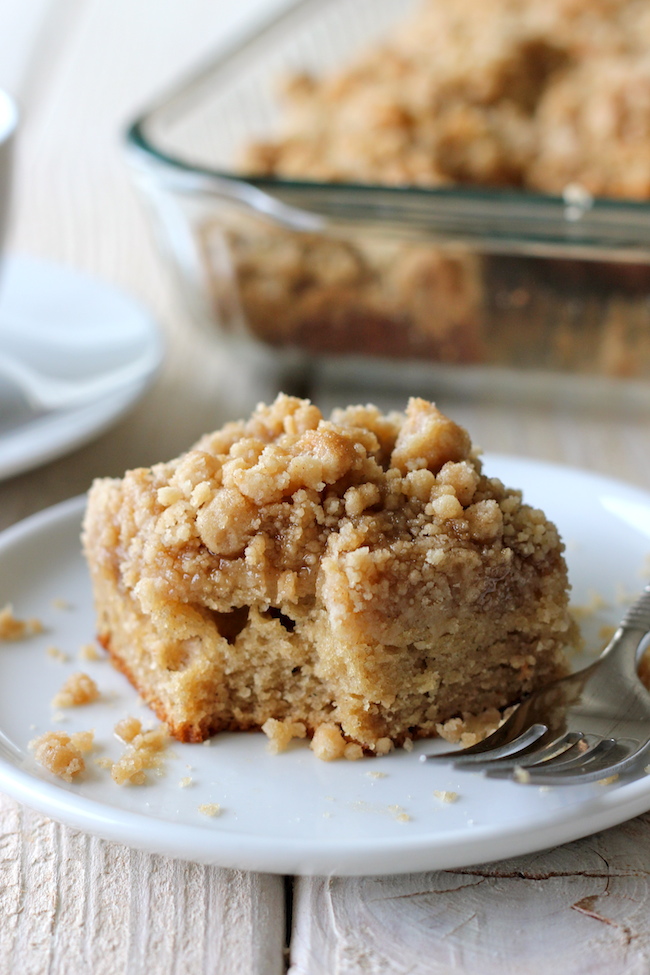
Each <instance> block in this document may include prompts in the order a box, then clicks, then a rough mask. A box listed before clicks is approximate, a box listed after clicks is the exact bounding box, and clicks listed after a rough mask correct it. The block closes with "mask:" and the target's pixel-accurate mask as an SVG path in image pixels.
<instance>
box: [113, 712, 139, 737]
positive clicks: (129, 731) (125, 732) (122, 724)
mask: <svg viewBox="0 0 650 975" xmlns="http://www.w3.org/2000/svg"><path fill="white" fill-rule="evenodd" d="M113 731H114V732H115V734H116V735H117V737H118V738H120V739H121V740H122V741H124V742H127V743H130V742H132V741H133V739H134V738H135V737H136V736H137V735H139V734H140V733H141V731H142V722H141V721H140V720H139V718H132V717H130V716H129V717H126V718H122V719H121V720H120V721H118V722H117V724H116V725H115V727H114V728H113Z"/></svg>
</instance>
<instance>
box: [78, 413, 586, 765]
mask: <svg viewBox="0 0 650 975" xmlns="http://www.w3.org/2000/svg"><path fill="white" fill-rule="evenodd" d="M165 488H173V489H174V490H171V491H166V490H163V489H165ZM83 537H84V548H85V552H86V556H87V559H88V564H89V567H90V571H91V576H92V581H93V588H94V594H95V603H96V607H97V619H98V633H99V639H100V642H101V643H102V644H103V645H104V646H105V648H106V649H107V650H108V652H109V654H110V656H111V659H112V660H113V662H114V663H115V664H116V665H117V667H119V668H120V669H121V670H122V671H123V672H124V673H125V674H126V675H127V677H129V679H130V680H131V682H132V683H133V684H134V686H135V687H136V689H137V690H138V692H139V693H140V695H141V696H142V697H143V698H144V699H145V700H146V701H147V702H148V703H149V704H150V706H151V707H152V708H153V709H154V710H155V711H156V713H157V714H158V716H159V718H160V719H161V720H164V721H165V722H166V724H167V725H168V726H169V728H170V731H171V733H172V734H173V735H174V736H175V737H176V738H178V739H180V740H182V741H195V742H196V741H203V740H204V739H205V738H206V737H209V736H210V735H211V734H214V733H215V732H217V731H220V730H246V729H250V728H264V730H265V732H266V733H267V734H268V735H269V738H270V740H271V742H272V743H275V746H276V747H277V748H278V750H280V749H281V747H282V745H283V743H284V744H286V742H288V741H289V740H290V738H291V737H295V734H296V732H297V733H298V734H299V735H302V727H304V729H305V734H306V735H307V736H309V737H311V738H312V741H311V747H312V749H313V751H314V753H315V754H316V755H318V756H319V757H320V758H323V759H324V760H332V759H336V758H347V759H356V758H359V757H361V754H363V753H368V754H373V753H374V754H375V755H387V754H388V753H389V752H390V751H391V750H392V749H393V748H394V747H395V746H401V745H403V744H404V743H405V741H406V740H409V741H410V740H411V739H413V738H421V737H427V736H431V735H434V734H437V733H438V734H444V735H445V736H451V738H452V740H453V736H454V735H456V736H457V738H456V740H458V739H460V740H464V739H463V738H462V736H463V735H465V736H468V737H471V738H473V739H476V738H477V736H479V735H481V736H484V735H485V734H486V733H487V731H488V730H489V729H490V728H491V726H496V725H497V724H498V723H499V721H500V720H501V714H500V712H499V709H501V708H505V707H507V706H509V705H511V704H512V703H513V702H515V701H517V700H518V699H519V697H520V696H521V695H522V694H524V693H527V692H529V691H531V690H533V689H535V688H536V687H538V686H540V685H541V684H544V683H546V682H548V681H549V680H552V679H554V678H556V677H558V676H561V675H562V674H563V673H565V672H566V669H567V665H566V659H565V655H564V648H565V647H566V646H571V645H574V644H575V643H576V642H577V640H578V633H577V627H576V626H575V623H574V622H573V621H572V620H571V618H570V616H569V613H568V609H567V604H568V597H567V591H568V582H567V572H566V565H565V562H564V558H563V555H562V552H563V545H562V543H561V541H560V539H559V537H558V534H557V530H556V529H555V526H554V525H552V524H551V523H550V522H549V521H548V520H547V519H546V517H545V516H544V514H543V513H542V512H541V511H539V510H537V509H533V508H531V507H529V506H527V505H525V504H524V503H523V501H522V498H521V495H520V493H519V492H517V491H516V490H513V489H511V488H506V487H504V485H503V484H502V483H501V482H500V481H498V480H497V479H496V478H489V477H487V476H486V475H485V474H484V473H483V471H482V467H481V462H480V460H479V458H478V456H477V454H476V452H475V450H474V449H473V447H472V444H471V441H470V437H469V434H468V433H467V431H466V430H464V429H463V428H462V427H460V426H458V424H456V423H455V422H454V421H453V420H451V419H450V418H449V417H446V416H445V415H444V414H442V413H441V412H440V411H439V410H438V409H437V408H436V407H435V405H434V404H431V403H428V402H426V401H425V400H421V399H412V400H410V401H409V404H408V407H407V409H406V412H405V413H403V414H401V413H389V414H386V415H384V414H382V413H381V412H380V411H379V410H378V409H376V408H375V407H373V406H352V407H348V408H347V409H341V410H335V411H334V413H333V414H332V416H331V418H330V419H326V418H325V417H323V416H322V414H321V413H320V411H319V410H318V409H317V407H315V406H314V405H313V404H312V403H310V402H309V401H307V400H299V399H296V398H294V397H289V396H283V395H280V396H279V397H278V399H277V400H276V401H275V403H273V404H272V405H270V406H264V405H260V406H259V407H258V408H257V410H256V411H255V412H254V413H253V415H252V416H251V417H250V419H249V420H248V421H241V422H237V423H231V424H227V425H226V426H225V427H224V428H223V429H221V430H218V431H216V432H215V433H213V434H208V435H206V436H204V437H203V438H202V439H201V440H200V441H199V442H198V444H197V445H196V446H195V447H194V448H193V449H191V450H190V451H189V452H188V453H186V454H184V455H183V456H181V457H180V458H177V459H176V460H174V461H171V462H170V463H167V464H158V465H156V466H155V467H153V468H150V469H139V470H135V471H130V472H127V474H126V475H125V476H124V478H123V479H121V480H106V479H105V480H100V481H97V482H95V484H94V485H93V488H92V490H91V492H90V496H89V502H88V508H87V512H86V517H85V520H84V534H83ZM450 722H453V724H450ZM407 747H408V746H407Z"/></svg>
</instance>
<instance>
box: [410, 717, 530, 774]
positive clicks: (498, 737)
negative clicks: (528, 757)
mask: <svg viewBox="0 0 650 975" xmlns="http://www.w3.org/2000/svg"><path fill="white" fill-rule="evenodd" d="M507 725H508V722H506V723H505V724H503V725H501V727H500V728H497V730H496V731H493V732H492V734H491V735H488V737H487V738H484V739H483V741H479V742H477V743H476V744H475V745H470V746H469V747H468V748H461V749H455V750H453V751H448V752H439V753H437V754H428V755H421V756H420V760H421V761H439V760H445V761H450V760H451V761H453V762H454V764H456V760H458V761H459V762H460V761H463V762H467V763H468V764H469V763H470V762H473V761H477V762H480V761H483V760H484V759H485V758H486V757H487V754H488V753H489V757H494V758H501V757H503V756H506V755H510V754H512V753H514V752H516V753H519V752H520V751H521V750H522V748H526V747H527V746H529V745H532V744H534V743H535V742H537V741H539V739H540V738H541V737H542V735H544V734H546V732H547V731H548V728H547V727H546V725H545V724H534V725H531V727H530V728H527V729H526V730H525V731H524V732H522V733H521V734H517V733H516V732H517V729H516V728H515V727H514V726H511V727H510V728H509V729H507V730H506V734H505V735H503V734H501V732H503V731H504V729H506V728H507ZM508 732H509V733H508Z"/></svg>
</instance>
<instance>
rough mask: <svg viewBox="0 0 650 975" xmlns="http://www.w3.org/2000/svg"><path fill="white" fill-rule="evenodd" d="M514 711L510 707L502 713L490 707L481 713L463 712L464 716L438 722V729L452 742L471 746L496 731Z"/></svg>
mask: <svg viewBox="0 0 650 975" xmlns="http://www.w3.org/2000/svg"><path fill="white" fill-rule="evenodd" d="M512 711H513V708H508V709H507V710H506V711H504V713H503V714H502V713H501V712H500V711H498V710H497V709H496V708H488V709H487V710H486V711H482V712H481V713H480V714H463V715H462V717H458V718H450V719H449V720H448V721H445V722H443V723H442V724H437V725H436V731H437V732H438V734H439V735H440V737H441V738H444V739H445V741H448V742H450V744H452V745H456V744H460V745H461V746H462V747H463V748H469V746H470V745H476V744H478V742H479V741H483V740H484V739H485V738H487V736H488V735H491V734H492V732H493V731H496V729H497V728H498V727H499V725H500V724H502V723H503V721H505V719H506V718H507V717H509V716H510V714H512Z"/></svg>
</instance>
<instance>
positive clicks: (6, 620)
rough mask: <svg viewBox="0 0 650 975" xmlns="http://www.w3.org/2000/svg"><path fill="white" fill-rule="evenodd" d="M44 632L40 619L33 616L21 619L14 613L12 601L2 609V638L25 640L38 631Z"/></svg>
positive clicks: (0, 631) (0, 618)
mask: <svg viewBox="0 0 650 975" xmlns="http://www.w3.org/2000/svg"><path fill="white" fill-rule="evenodd" d="M42 632H43V624H42V623H41V621H40V620H38V619H35V618H32V619H27V620H21V619H19V618H18V617H17V616H15V615H14V611H13V607H12V606H11V604H10V603H7V605H6V606H5V607H4V608H3V609H0V640H7V641H10V640H24V639H26V638H27V637H29V636H33V635H34V634H36V633H42Z"/></svg>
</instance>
